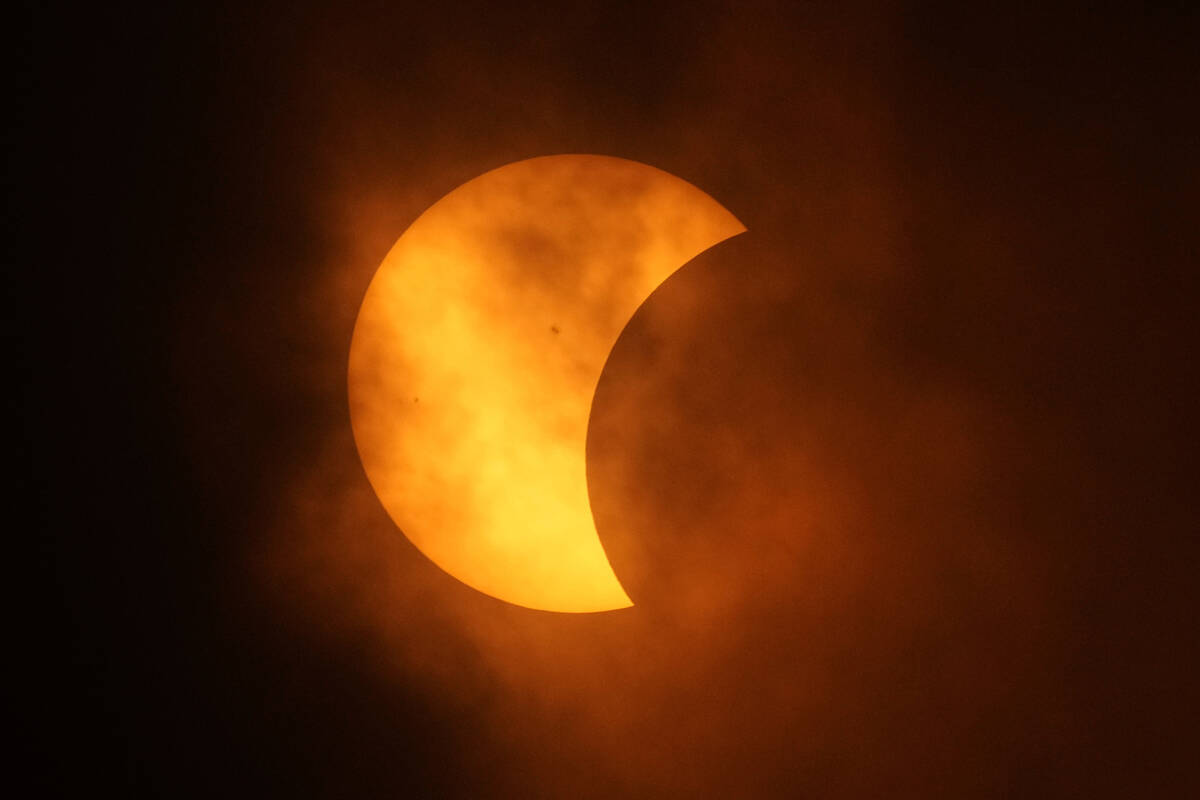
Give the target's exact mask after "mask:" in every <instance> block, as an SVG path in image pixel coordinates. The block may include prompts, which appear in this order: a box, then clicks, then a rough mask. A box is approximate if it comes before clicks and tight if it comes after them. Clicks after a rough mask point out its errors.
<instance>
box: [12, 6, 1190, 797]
mask: <svg viewBox="0 0 1200 800" xmlns="http://www.w3.org/2000/svg"><path fill="white" fill-rule="evenodd" d="M241 5H242V4H231V5H230V6H228V7H223V8H217V7H210V6H206V7H204V8H202V9H195V10H191V11H178V10H166V9H162V8H160V9H158V10H155V11H150V12H141V11H137V10H135V9H132V8H129V9H124V10H117V9H109V8H105V9H89V10H86V11H78V10H70V9H49V8H41V9H39V10H37V11H36V12H28V13H25V14H24V15H23V16H22V18H21V19H20V24H15V25H13V26H12V27H11V31H12V32H13V33H11V34H10V35H11V36H12V38H13V39H14V43H13V45H12V48H11V52H10V57H12V58H13V59H14V66H13V68H11V69H10V70H9V73H10V75H11V77H12V78H13V80H14V87H13V89H12V91H11V92H10V106H12V107H13V109H14V110H15V114H14V118H13V120H12V121H11V122H10V123H9V125H10V133H12V134H13V140H14V142H15V144H13V145H10V147H9V149H8V152H7V166H8V173H9V180H8V181H7V185H8V186H9V193H10V194H9V208H10V214H9V219H10V223H9V225H10V235H9V237H8V240H9V252H10V258H9V268H8V270H6V272H7V273H9V274H8V278H9V282H10V285H9V300H8V306H9V308H10V313H9V315H8V316H9V319H10V320H12V321H13V322H15V340H16V342H17V344H18V349H17V353H16V355H15V356H14V358H13V360H12V362H10V363H11V364H12V366H11V370H12V372H13V373H14V374H15V376H16V377H15V379H14V381H13V383H14V385H15V387H16V391H15V392H13V393H11V396H12V397H13V398H14V405H15V408H14V410H13V412H12V413H13V414H14V415H15V416H16V418H17V420H18V422H17V427H18V429H19V434H18V436H17V437H16V443H17V447H16V448H15V450H16V453H17V457H18V460H20V461H22V462H23V463H24V470H23V474H24V476H25V477H24V479H23V480H22V482H20V483H17V484H14V485H15V488H16V489H17V491H18V494H19V496H20V502H21V505H20V509H21V511H22V512H24V511H30V512H32V513H31V514H30V519H31V520H32V522H31V523H28V524H25V525H24V526H23V527H22V529H21V530H20V531H13V532H10V535H11V536H12V537H13V538H14V539H16V540H19V541H21V542H24V541H30V542H32V543H33V548H32V549H31V552H30V553H29V554H28V555H25V554H24V553H21V555H19V556H18V555H14V556H12V557H11V558H10V569H11V570H12V571H13V572H16V573H18V576H19V577H22V578H24V577H29V578H32V580H30V581H29V583H30V586H29V588H28V589H26V588H23V587H22V582H21V581H18V582H17V584H16V585H17V586H18V587H19V588H18V589H17V590H16V591H15V592H14V595H15V600H14V602H12V603H10V608H12V609H14V610H15V612H16V613H15V616H16V618H17V619H16V626H15V628H16V632H17V634H18V635H19V637H20V638H21V639H22V640H25V641H27V642H28V645H27V646H21V647H19V648H16V649H15V650H14V654H13V655H10V657H9V658H10V660H12V661H13V663H15V664H16V666H17V667H18V669H17V674H16V677H15V678H14V679H13V680H12V681H11V682H10V684H11V687H12V688H14V689H15V694H16V695H17V699H18V700H19V701H21V702H20V704H19V705H20V707H21V709H22V710H23V711H24V710H27V711H28V714H27V715H23V716H22V717H20V718H19V719H20V720H22V721H21V722H20V725H21V730H22V731H24V735H23V737H22V738H23V740H24V746H23V750H22V751H20V752H19V753H18V757H19V758H20V760H21V761H22V762H23V763H24V764H26V765H27V766H28V767H29V768H30V770H31V771H32V772H33V773H35V775H36V776H37V778H38V780H39V781H41V782H42V783H43V784H44V786H45V787H46V791H47V793H48V794H51V795H52V794H54V793H56V792H62V793H68V792H69V793H72V794H73V795H74V796H77V795H78V791H79V790H81V789H84V788H86V789H87V790H88V791H90V792H95V791H100V790H101V789H114V790H116V791H118V793H120V794H121V795H122V796H131V797H142V796H148V797H213V796H232V797H240V796H243V795H245V796H254V797H275V796H280V797H283V796H286V797H318V798H320V797H397V798H398V797H448V798H456V797H463V798H492V797H496V798H500V797H504V798H508V797H521V798H524V797H672V796H679V797H684V796H686V797H810V796H811V797H822V798H833V797H884V796H886V797H922V798H927V797H942V796H948V797H999V796H1004V797H1012V796H1023V797H1067V796H1070V797H1078V796H1088V797H1109V796H1111V797H1183V796H1187V795H1189V794H1191V793H1195V792H1196V791H1197V788H1198V784H1197V778H1196V773H1195V766H1194V752H1195V746H1196V742H1195V739H1196V736H1195V730H1194V720H1195V718H1196V713H1197V710H1198V709H1197V705H1198V703H1197V700H1198V699H1200V698H1198V697H1197V689H1196V683H1195V679H1194V674H1193V673H1194V672H1195V668H1196V664H1195V663H1194V662H1195V658H1194V653H1195V651H1196V649H1197V641H1196V638H1197V637H1196V629H1197V625H1196V622H1195V614H1196V608H1197V600H1198V599H1200V597H1198V595H1200V592H1198V590H1197V588H1196V577H1195V575H1196V569H1197V566H1198V565H1197V558H1196V550H1197V548H1196V542H1195V538H1196V530H1197V524H1196V516H1195V511H1196V509H1195V505H1196V504H1195V501H1194V496H1195V470H1194V467H1193V462H1194V452H1195V451H1194V447H1193V442H1194V438H1195V437H1194V433H1195V423H1194V420H1193V416H1192V414H1193V409H1194V407H1195V394H1194V390H1193V388H1192V387H1193V384H1194V383H1196V379H1197V376H1196V374H1195V373H1196V368H1195V355H1194V348H1193V347H1192V345H1191V342H1190V339H1191V338H1193V336H1192V335H1191V334H1192V329H1193V328H1194V318H1195V308H1196V297H1197V294H1196V288H1197V287H1196V277H1195V276H1196V267H1197V252H1198V251H1197V237H1196V213H1197V209H1200V192H1198V189H1200V147H1198V146H1197V142H1198V141H1200V139H1198V137H1197V127H1196V124H1195V122H1196V120H1195V112H1194V109H1193V108H1192V106H1193V105H1194V104H1195V98H1196V97H1197V96H1200V86H1198V85H1197V84H1198V83H1200V77H1198V76H1200V69H1198V65H1197V63H1196V61H1197V59H1196V57H1195V52H1194V51H1195V49H1196V48H1195V42H1196V41H1197V39H1196V34H1197V30H1196V27H1197V26H1196V24H1195V23H1196V21H1197V20H1196V13H1195V12H1194V11H1188V10H1186V9H1185V7H1186V5H1187V4H1182V3H1181V4H1177V8H1176V9H1174V10H1162V11H1149V10H1146V9H1140V8H1131V9H1129V10H1128V11H1116V10H1112V9H1109V10H1106V11H1104V12H1097V11H1095V10H1091V11H1084V10H1082V9H1078V10H1062V11H1047V10H1045V9H1043V8H1041V7H1040V6H1041V4H1030V5H1028V6H1024V5H1023V6H1020V7H1016V8H1006V9H1000V10H996V11H979V10H977V9H975V8H973V6H974V5H976V4H948V5H947V6H946V7H943V8H939V7H935V6H932V5H927V4H910V3H889V4H883V3H880V4H867V5H856V4H829V5H827V6H820V7H817V6H808V5H802V4H799V3H778V4H762V3H737V4H733V3H726V4H721V3H687V4H679V5H668V4H652V3H644V4H632V5H630V6H628V7H620V6H618V5H617V4H599V3H567V4H564V5H563V7H561V8H553V9H550V8H547V7H543V6H541V5H539V6H538V7H536V8H533V7H531V8H526V9H519V8H516V7H514V6H512V5H511V4H500V3H497V4H482V3H480V4H459V5H455V6H454V7H450V8H445V9H441V10H434V4H427V5H422V6H415V5H414V6H409V5H407V4H405V3H402V2H401V3H378V4H367V5H363V6H360V7H357V8H354V9H350V8H347V7H346V6H345V5H343V4H331V5H330V6H329V7H317V6H313V5H308V4H304V3H298V4H297V3H292V4H286V5H284V6H281V7H279V8H275V9H267V8H259V9H256V10H253V11H248V10H246V9H244V8H242V7H241ZM493 6H495V7H493ZM501 6H503V7H504V8H503V9H501V8H500V7H501ZM571 152H584V153H601V154H606V155H615V156H621V157H624V158H630V159H634V160H637V161H642V162H645V163H648V164H651V165H653V166H656V167H659V168H661V169H664V170H667V171H668V172H671V173H673V174H675V175H678V176H680V177H682V178H684V179H686V180H688V181H690V182H692V183H694V184H696V185H697V186H699V187H701V188H702V189H704V190H705V191H706V192H708V193H710V194H711V195H712V196H713V197H714V198H716V199H717V200H718V201H719V202H720V203H721V204H722V205H724V206H725V207H727V208H728V209H730V210H731V211H732V212H733V213H734V214H735V215H736V216H737V217H738V218H739V219H741V220H742V221H743V222H744V223H745V224H746V226H747V228H748V229H749V230H748V233H747V234H745V235H743V236H740V237H738V238H736V239H734V240H731V241H729V242H727V243H725V244H722V245H719V246H718V247H716V248H714V249H713V250H711V251H709V252H708V253H706V254H704V255H703V256H701V257H700V258H698V259H697V260H696V261H695V262H693V263H692V264H690V265H689V266H688V267H686V268H685V269H684V270H682V271H681V272H679V273H677V274H676V275H675V276H673V277H672V278H671V279H670V280H668V281H667V283H666V284H664V286H663V287H661V289H660V290H659V291H658V292H656V293H655V295H654V296H653V297H652V298H651V300H650V301H649V302H648V303H647V304H646V305H644V306H643V307H642V309H641V310H640V311H639V312H638V314H637V315H636V316H635V318H634V320H633V322H632V324H631V325H630V327H629V328H628V329H627V330H626V333H625V334H624V335H623V336H622V338H621V339H620V341H619V342H618V344H617V346H616V349H615V350H614V353H613V356H612V359H611V361H610V363H609V366H608V368H607V369H606V371H605V373H604V375H603V376H602V379H601V384H600V388H599V390H598V392H597V398H596V403H595V406H594V413H593V417H592V428H591V432H590V437H589V462H588V466H589V480H590V485H591V491H592V495H593V498H594V512H595V515H596V520H597V526H598V529H599V531H600V534H601V538H602V541H603V542H604V544H605V546H606V548H607V549H608V551H609V553H610V556H611V559H612V561H613V563H614V566H615V567H616V570H617V573H618V574H619V575H620V576H621V578H622V580H623V582H625V584H626V587H627V589H628V590H629V592H630V594H631V595H632V596H633V598H634V600H635V601H636V602H637V603H638V605H637V606H635V607H634V608H633V609H629V610H625V611H620V612H614V613H611V614H601V615H582V616H576V615H557V614H549V613H545V612H534V611H528V610H525V609H520V608H516V607H513V606H509V605H507V604H504V603H502V602H499V601H496V600H493V599H491V598H488V597H485V596H483V595H480V594H478V593H475V592H473V591H472V590H470V589H469V588H467V587H465V586H463V585H461V584H459V583H458V582H456V581H454V580H453V579H452V578H450V577H449V576H447V575H445V574H443V573H441V572H440V571H438V570H437V569H436V568H435V567H434V566H433V565H432V564H430V563H429V562H428V561H426V560H425V559H424V558H423V557H422V556H421V555H420V554H419V553H418V552H417V551H416V550H415V549H414V548H413V547H412V546H411V545H410V544H408V542H407V541H406V540H405V539H404V537H403V536H402V534H401V533H400V532H399V531H397V530H396V529H395V527H394V526H393V525H392V523H391V522H390V520H389V519H388V517H387V516H386V514H385V513H384V511H383V510H382V508H381V507H379V504H378V502H377V501H376V500H375V498H374V496H373V495H372V494H371V490H370V487H369V485H368V484H367V483H366V479H365V477H364V475H363V473H362V469H361V466H360V464H359V462H358V460H357V456H356V453H355V451H354V445H353V440H352V438H351V435H350V431H349V421H348V418H347V405H346V404H347V401H346V396H345V369H346V357H347V352H348V346H349V337H350V332H351V330H352V327H353V322H354V318H355V314H356V312H357V308H358V304H359V302H360V300H361V297H362V293H363V291H364V290H365V288H366V285H367V282H368V281H369V280H370V277H371V275H372V274H373V272H374V270H375V268H376V267H377V266H378V264H379V262H380V260H381V259H382V257H383V255H384V254H385V253H386V252H387V249H388V247H389V246H390V245H391V243H392V242H393V241H394V240H395V238H396V237H397V236H399V234H400V233H401V232H402V231H403V230H404V228H405V227H406V226H407V225H408V224H409V223H410V222H411V221H412V220H413V219H415V218H416V216H417V215H419V214H420V213H421V211H423V210H424V209H425V208H426V207H428V206H429V205H430V204H431V203H432V202H434V201H435V200H436V199H437V198H439V197H440V196H442V195H443V194H445V193H446V192H448V191H449V190H451V189H453V188H454V187H455V186H457V185H459V184H461V183H462V182H464V181H466V180H468V179H470V178H472V177H474V176H476V175H478V174H480V173H481V172H483V171H485V170H487V169H490V168H493V167H496V166H500V165H502V164H505V163H509V162H511V161H515V160H518V159H522V158H527V157H532V156H538V155H546V154H552V153H571ZM22 549H23V548H22Z"/></svg>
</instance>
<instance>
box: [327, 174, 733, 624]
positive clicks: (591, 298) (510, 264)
mask: <svg viewBox="0 0 1200 800" xmlns="http://www.w3.org/2000/svg"><path fill="white" fill-rule="evenodd" d="M744 230H745V228H744V227H743V225H742V224H741V223H740V222H739V221H738V220H737V219H736V218H735V217H734V216H733V215H732V214H730V213H729V212H728V211H727V210H725V208H723V207H722V206H721V205H720V204H718V203H717V202H716V201H715V200H713V199H712V198H711V197H709V196H708V195H707V194H705V193H704V192H702V191H700V190H699V189H697V188H696V187H695V186H692V185H691V184H689V183H687V182H685V181H683V180H680V179H679V178H676V177H674V176H673V175H670V174H668V173H666V172H663V171H661V170H658V169H655V168H653V167H649V166H646V165H645V164H639V163H637V162H634V161H626V160H624V159H619V158H610V157H606V156H593V155H562V156H547V157H544V158H532V159H529V160H527V161H520V162H517V163H515V164H509V165H508V166H504V167H501V168H499V169H496V170H493V171H491V172H488V173H486V174H484V175H481V176H479V177H478V178H475V179H474V180H471V181H468V182H467V183H465V184H463V185H462V186H460V187H458V188H457V189H455V190H454V191H452V192H450V194H448V195H446V196H445V197H443V198H442V199H441V200H439V201H438V202H437V203H435V204H434V205H433V206H432V207H430V208H429V209H428V210H427V211H426V212H425V213H424V214H422V215H421V216H420V217H419V218H418V219H417V220H416V221H415V222H414V223H413V224H412V226H411V227H410V228H409V229H408V230H407V231H405V232H404V234H403V235H402V236H401V237H400V239H399V240H398V241H397V242H396V244H395V246H394V247H393V248H392V250H391V252H389V253H388V255H387V257H386V258H385V259H384V261H383V264H381V265H380V267H379V270H378V271H377V272H376V273H375V277H374V279H373V280H372V281H371V284H370V286H369V288H368V289H367V293H366V296H365V297H364V299H363V303H362V308H361V309H360V310H359V314H358V321H357V323H356V324H355V328H354V337H353V340H352V342H351V345H350V365H349V391H350V419H351V424H352V427H353V429H354V438H355V442H356V443H357V445H358V452H359V455H360V456H361V458H362V462H363V466H364V467H365V469H366V473H367V477H368V479H369V480H370V481H371V485H372V486H373V487H374V489H375V492H376V494H378V496H379V499H380V501H381V502H382V503H383V506H384V508H386V509H387V512H388V514H389V515H390V516H391V518H392V519H393V520H394V521H395V523H396V524H397V525H398V526H399V527H400V529H401V530H402V531H404V533H405V535H406V536H408V538H409V539H410V540H411V541H412V542H413V544H414V545H416V546H417V548H419V549H420V550H421V552H422V553H424V554H425V555H426V556H428V557H429V558H430V559H431V560H433V562H434V563H436V564H437V565H438V566H440V567H441V568H442V569H444V570H445V571H446V572H448V573H450V574H451V575H453V576H454V577H456V578H458V579H459V580H460V581H462V582H463V583H466V584H468V585H470V586H473V587H474V588H476V589H478V590H479V591H481V592H485V593H487V594H489V595H491V596H493V597H497V598H499V599H501V600H506V601H508V602H510V603H515V604H517V605H521V606H527V607H529V608H537V609H544V610H548V611H573V612H583V611H606V610H610V609H616V608H624V607H626V606H629V605H632V603H631V601H630V600H629V597H628V596H627V595H626V594H625V591H624V589H622V588H621V584H620V583H619V582H618V581H617V578H616V576H615V575H614V574H613V571H612V568H611V567H610V566H609V563H608V559H607V557H606V556H605V554H604V550H603V548H602V547H601V545H600V539H599V537H598V536H597V534H596V529H595V525H594V523H593V521H592V514H591V507H590V504H589V502H588V491H587V477H586V463H585V445H586V442H587V427H588V417H589V412H590V409H591V402H592V396H593V393H594V392H595V388H596V383H597V381H598V380H599V378H600V372H601V370H602V369H603V367H604V363H605V361H606V359H607V357H608V354H609V352H610V351H611V350H612V347H613V344H614V343H615V342H616V340H617V337H618V336H619V335H620V332H621V330H622V328H624V326H625V324H626V323H627V322H628V321H629V319H630V317H632V316H633V314H634V312H635V311H636V310H637V308H638V306H639V305H641V304H642V302H643V301H644V300H645V299H646V297H647V296H649V295H650V293H651V292H653V291H654V289H655V288H656V287H657V286H658V285H659V284H661V283H662V282H663V281H664V280H665V279H666V278H667V277H668V276H669V275H670V274H671V273H672V272H674V271H675V270H677V269H678V268H679V267H681V266H683V265H684V264H685V263H687V262H688V261H690V260H691V259H692V258H694V257H695V256H696V255H698V254H700V253H701V252H703V251H704V250H707V249H708V248H710V247H712V246H713V245H715V244H717V243H718V242H721V241H723V240H725V239H727V238H729V237H730V236H734V235H736V234H738V233H741V232H742V231H744Z"/></svg>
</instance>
